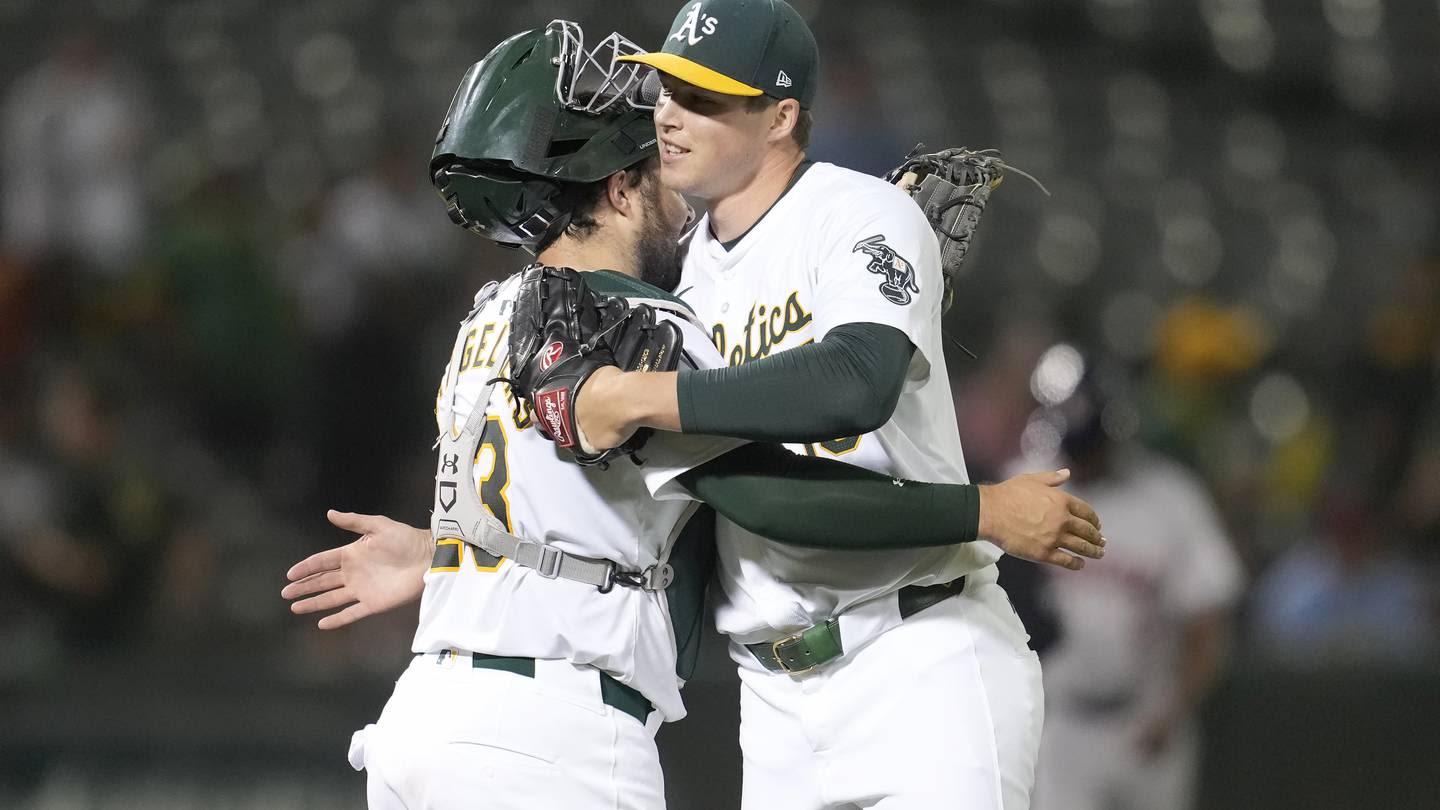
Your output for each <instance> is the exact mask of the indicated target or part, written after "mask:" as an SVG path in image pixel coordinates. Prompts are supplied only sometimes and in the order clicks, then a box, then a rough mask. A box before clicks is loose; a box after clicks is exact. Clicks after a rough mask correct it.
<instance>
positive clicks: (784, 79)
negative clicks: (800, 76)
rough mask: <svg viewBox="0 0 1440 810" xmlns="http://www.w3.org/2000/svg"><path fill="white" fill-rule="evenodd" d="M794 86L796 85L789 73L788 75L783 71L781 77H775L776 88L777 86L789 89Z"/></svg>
mask: <svg viewBox="0 0 1440 810" xmlns="http://www.w3.org/2000/svg"><path fill="white" fill-rule="evenodd" d="M792 84H794V82H792V81H790V76H789V74H787V73H786V72H785V71H783V70H782V71H780V75H779V76H776V77H775V86H776V87H789V86H790V85H792Z"/></svg>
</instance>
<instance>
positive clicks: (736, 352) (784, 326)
mask: <svg viewBox="0 0 1440 810" xmlns="http://www.w3.org/2000/svg"><path fill="white" fill-rule="evenodd" d="M813 320H814V318H813V317H812V316H811V315H810V313H809V312H808V311H806V309H805V307H804V306H803V305H802V304H801V303H800V293H799V291H796V292H792V293H790V297H789V298H787V299H785V303H784V304H782V305H780V306H769V305H766V304H755V305H753V306H751V307H750V313H749V314H748V315H747V316H746V318H745V338H744V341H743V342H740V343H736V344H735V345H734V346H731V345H730V338H729V335H728V334H727V333H726V331H725V324H723V323H717V324H715V325H714V326H713V327H711V329H710V339H711V340H712V341H713V342H714V343H715V348H716V349H718V350H719V351H720V356H721V357H724V358H725V361H726V362H727V363H729V364H730V365H732V366H738V365H742V364H744V363H748V362H750V361H751V360H758V359H760V358H761V357H767V356H769V354H770V352H771V351H772V350H773V349H774V348H775V347H776V346H779V345H780V344H781V343H784V342H785V339H786V338H787V337H789V336H790V335H792V334H794V333H795V332H798V331H800V330H801V329H804V328H805V327H806V326H809V325H810V322H811V321H813Z"/></svg>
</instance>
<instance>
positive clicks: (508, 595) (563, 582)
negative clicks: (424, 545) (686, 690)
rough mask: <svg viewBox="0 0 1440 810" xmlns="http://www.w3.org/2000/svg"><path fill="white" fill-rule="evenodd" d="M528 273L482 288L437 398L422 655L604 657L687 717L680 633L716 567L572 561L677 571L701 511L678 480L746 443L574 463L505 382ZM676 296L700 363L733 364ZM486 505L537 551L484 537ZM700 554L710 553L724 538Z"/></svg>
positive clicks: (667, 445)
mask: <svg viewBox="0 0 1440 810" xmlns="http://www.w3.org/2000/svg"><path fill="white" fill-rule="evenodd" d="M592 278H594V279H595V282H596V283H595V286H596V288H597V289H601V287H602V286H603V285H604V284H605V283H607V282H610V283H612V284H615V285H618V286H622V287H623V284H621V282H623V278H620V277H615V275H614V274H608V273H596V274H592ZM518 282H519V276H518V275H516V276H512V277H511V278H510V279H508V280H506V281H505V282H504V283H501V284H499V285H498V287H491V288H487V289H486V290H482V291H481V294H479V295H477V296H476V305H475V307H474V309H473V310H472V311H471V312H470V314H469V315H468V316H467V317H466V319H465V320H464V321H463V322H462V323H461V326H460V331H459V334H458V335H457V336H456V339H455V345H454V349H453V350H452V352H451V355H450V361H449V363H448V365H447V366H446V369H445V376H444V379H443V380H442V382H441V385H440V390H439V394H438V395H437V399H436V408H435V415H436V420H437V423H438V426H439V429H440V432H441V436H440V440H439V441H438V442H437V446H438V448H439V457H438V463H437V476H436V491H435V505H434V513H433V516H432V533H433V534H434V536H435V557H434V560H433V562H432V565H431V568H430V571H429V572H428V573H427V574H426V575H425V592H424V595H423V597H422V599H421V602H420V623H419V627H418V629H417V630H416V633H415V642H414V651H415V652H440V651H443V650H459V651H464V652H479V653H488V654H491V655H505V656H523V657H530V658H540V659H565V660H569V661H572V662H574V663H577V664H588V665H592V666H595V667H597V668H599V669H602V670H604V671H606V672H608V673H610V675H612V676H613V677H615V678H616V679H617V680H619V681H620V682H622V683H626V684H629V685H630V686H632V687H634V688H636V689H638V690H639V691H640V692H641V693H642V694H644V695H645V696H646V697H647V698H648V699H649V700H650V702H651V703H653V704H654V705H655V707H656V709H658V710H659V711H660V712H661V714H662V716H663V717H664V718H665V719H666V720H676V719H679V718H680V717H683V716H684V708H683V706H682V705H681V702H680V694H679V686H680V684H681V678H680V676H679V675H678V674H677V669H676V662H677V653H678V646H679V642H677V632H678V634H679V635H680V636H682V641H686V640H689V638H690V636H691V634H692V633H693V632H694V630H695V629H696V628H697V627H698V617H699V610H700V604H699V597H700V594H701V593H702V592H703V588H704V584H705V583H704V582H703V581H701V582H696V581H694V578H695V577H694V574H693V572H695V571H697V570H700V568H699V567H697V566H693V565H686V564H683V563H678V562H677V563H676V565H675V566H674V568H675V569H676V571H677V574H676V581H675V582H673V583H670V586H669V587H668V588H665V589H663V590H659V589H647V588H645V587H635V585H634V584H623V583H617V584H614V585H613V587H608V588H603V589H602V587H597V586H596V585H593V584H585V583H583V582H578V581H575V580H573V579H570V578H567V577H566V572H567V571H570V570H571V569H569V568H565V569H562V570H560V571H557V570H556V567H557V566H562V565H574V566H580V567H583V566H584V565H585V562H584V561H585V560H591V561H597V560H598V561H608V563H613V564H614V568H615V569H616V570H618V571H622V572H646V571H650V572H652V574H653V573H654V572H661V571H666V570H667V569H666V567H665V566H666V563H667V562H676V561H675V560H673V559H671V558H672V550H673V549H676V547H677V545H678V547H679V551H678V552H677V555H678V554H684V553H685V552H686V549H687V543H686V539H688V538H686V539H682V538H681V535H682V533H684V532H685V530H686V528H687V525H689V524H688V521H689V519H690V518H691V516H692V515H693V514H694V513H695V511H696V509H697V508H698V504H697V503H695V502H694V501H693V500H690V499H689V496H688V494H687V493H685V492H684V491H683V490H681V489H680V488H679V487H678V485H671V482H672V481H673V479H674V478H675V477H676V476H678V475H679V474H680V473H682V472H684V471H685V470H687V469H690V468H691V467H694V466H697V465H699V464H703V463H704V462H706V461H709V460H710V459H711V458H714V457H715V456H718V455H720V454H722V453H724V452H725V451H727V450H729V449H731V448H733V447H734V446H736V444H737V442H735V441H734V440H730V439H715V438H710V437H701V436H684V435H681V434H673V433H663V434H659V435H656V436H655V437H653V438H652V439H651V440H650V442H649V443H648V444H647V445H646V447H645V448H644V450H643V451H642V453H641V455H642V457H643V458H644V459H645V464H644V465H643V466H636V465H635V464H632V463H630V462H629V461H628V460H621V461H620V462H617V463H615V464H612V465H610V467H609V469H606V470H601V469H598V468H591V467H580V466H578V465H576V464H574V463H573V462H571V461H569V460H568V459H566V458H564V457H563V456H562V455H560V454H561V453H563V452H564V451H563V450H558V449H557V448H556V447H555V445H554V444H552V443H551V442H549V441H547V440H545V439H544V438H543V437H541V436H539V435H538V434H537V432H536V431H535V429H534V427H533V426H532V425H531V422H530V419H529V416H528V414H527V413H525V412H524V411H521V413H520V415H519V418H518V419H517V416H516V411H515V407H514V402H513V400H512V399H511V397H510V393H509V389H508V387H507V386H505V385H503V384H495V385H492V384H490V381H491V380H492V379H494V378H495V377H501V376H504V375H505V372H506V363H507V348H508V335H507V330H508V326H509V317H510V310H511V308H512V307H513V305H514V299H515V295H516V292H517V291H518V289H519V283H518ZM651 303H660V304H662V305H664V302H654V301H652V302H651ZM668 306H669V307H670V308H671V309H670V310H669V311H667V310H665V309H661V310H659V311H658V314H659V316H660V317H664V318H668V319H670V320H672V321H674V322H675V323H677V324H678V325H679V326H680V328H681V330H682V331H684V332H685V347H686V354H687V356H688V359H689V361H690V362H691V363H694V362H695V356H696V355H698V356H699V357H700V362H702V363H703V365H704V366H707V367H710V366H714V365H717V364H718V363H719V359H718V358H717V357H715V356H714V352H713V350H712V349H711V348H710V345H709V342H708V340H706V336H705V335H704V333H703V332H701V331H700V330H699V328H698V327H697V326H696V325H694V324H693V323H691V322H690V321H689V320H688V319H687V318H686V317H684V316H683V315H681V314H677V313H680V312H681V307H680V306H679V305H678V304H674V303H672V304H668ZM467 472H468V473H469V474H468V475H467V474H466V473H467ZM467 486H468V487H469V490H468V491H467V490H466V489H465V487H467ZM477 504H478V507H477ZM477 508H478V509H483V510H484V512H485V514H486V515H488V516H489V517H490V518H493V520H494V523H495V524H498V526H500V527H503V529H504V531H505V532H507V533H509V534H513V535H515V536H516V537H518V538H520V539H521V540H523V541H527V546H526V550H525V551H523V552H522V553H521V554H519V555H516V558H515V559H507V558H506V557H504V556H497V555H496V554H492V553H490V552H487V551H485V550H484V549H483V548H481V547H478V546H476V545H472V544H471V543H473V542H475V540H476V538H475V537H474V536H473V535H474V534H475V531H474V527H475V526H476V524H477V523H479V522H483V521H477V519H476V518H477V515H476V514H474V512H475V510H476V509H477ZM466 540H469V541H470V542H466ZM528 544H538V546H531V545H528ZM693 550H694V551H697V552H701V553H703V554H709V553H710V551H709V548H708V546H706V547H705V548H703V549H701V548H698V545H697V548H695V549H693ZM560 553H563V555H564V556H563V557H562V556H561V554H560ZM517 559H518V560H520V561H521V562H523V563H524V564H517ZM567 561H568V562H567ZM592 565H600V564H594V563H592ZM600 567H604V565H600ZM576 570H578V569H576ZM687 572H690V574H689V576H687ZM557 573H560V575H559V576H556V574H557ZM654 578H655V579H659V578H658V577H654ZM661 584H662V583H661V582H659V581H656V582H653V583H652V585H653V586H655V587H656V588H658V586H659V585H661ZM602 591H603V592H602Z"/></svg>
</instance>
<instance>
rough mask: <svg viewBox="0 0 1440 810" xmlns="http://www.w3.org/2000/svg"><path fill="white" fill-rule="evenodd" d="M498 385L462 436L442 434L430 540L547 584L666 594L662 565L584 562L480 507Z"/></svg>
mask: <svg viewBox="0 0 1440 810" xmlns="http://www.w3.org/2000/svg"><path fill="white" fill-rule="evenodd" d="M493 387H494V382H493V381H492V382H491V384H490V385H488V386H486V387H485V389H484V390H483V392H482V394H481V396H480V397H479V398H478V399H477V400H476V401H475V406H474V407H473V408H472V409H471V411H470V418H469V419H467V420H466V421H465V427H464V428H463V429H462V430H461V431H460V435H458V436H452V433H453V432H454V431H453V430H446V431H444V432H443V433H442V434H441V436H440V439H439V441H438V442H437V444H438V446H439V449H440V461H439V464H438V466H437V467H436V470H435V508H434V510H433V511H432V512H431V513H430V534H431V536H432V537H434V539H435V540H436V542H439V541H441V540H448V539H454V540H459V541H461V542H463V543H465V544H467V545H470V546H474V547H475V548H477V549H479V550H481V551H484V552H485V553H487V554H489V555H490V556H492V557H495V558H497V559H496V561H495V564H497V565H498V564H499V558H506V559H509V560H510V561H511V562H513V563H514V564H516V565H519V566H522V567H524V568H529V569H531V570H532V571H535V572H536V573H538V574H539V575H540V576H542V577H545V578H546V579H555V578H557V577H558V578H560V579H568V580H571V581H574V582H582V583H584V584H586V585H593V586H595V588H596V589H597V590H599V591H600V592H601V593H609V592H610V590H611V589H612V588H614V587H615V586H616V585H624V586H626V587H629V588H641V589H643V590H647V591H660V590H664V589H665V588H666V587H667V586H668V585H669V584H670V582H671V580H673V579H674V577H675V574H674V571H673V569H672V568H671V567H670V565H669V564H668V563H664V562H663V561H662V563H661V564H659V565H652V566H650V567H649V568H646V569H645V570H643V571H626V570H623V569H622V568H620V566H619V565H618V564H617V563H615V562H614V561H613V560H606V559H599V558H594V557H581V556H579V555H576V554H570V553H567V552H565V551H561V550H560V549H558V548H555V547H554V546H551V545H547V544H545V543H537V542H535V541H533V540H526V539H524V538H521V537H517V536H516V535H514V534H511V533H510V532H509V531H507V530H506V529H505V525H504V524H503V523H501V522H500V521H499V520H498V519H497V518H496V517H495V516H494V515H492V514H490V512H489V510H487V509H486V508H485V506H484V504H482V503H481V502H480V496H479V494H478V493H477V492H476V491H475V484H474V481H475V459H476V456H477V455H478V451H479V448H480V441H481V434H482V433H483V432H484V429H485V420H486V410H487V406H488V404H489V402H490V393H491V391H492V390H493Z"/></svg>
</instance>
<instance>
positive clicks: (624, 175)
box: [605, 169, 640, 217]
mask: <svg viewBox="0 0 1440 810" xmlns="http://www.w3.org/2000/svg"><path fill="white" fill-rule="evenodd" d="M632 171H637V170H636V169H621V170H620V171H618V172H615V173H614V174H612V175H610V177H609V179H607V180H606V181H605V199H606V201H607V202H609V203H610V207H611V208H614V209H615V211H616V212H617V213H619V214H620V215H621V216H625V217H629V216H634V215H635V213H636V210H637V208H638V206H639V205H640V185H639V184H638V183H634V182H633V178H632V177H631V176H630V173H631V172H632Z"/></svg>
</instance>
